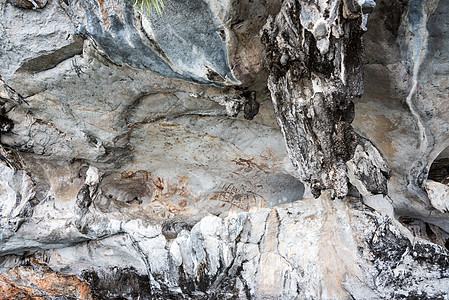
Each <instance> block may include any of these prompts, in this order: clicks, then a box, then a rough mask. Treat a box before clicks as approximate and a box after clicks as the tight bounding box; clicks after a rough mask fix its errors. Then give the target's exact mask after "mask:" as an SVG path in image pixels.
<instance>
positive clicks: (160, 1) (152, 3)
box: [134, 0, 165, 17]
mask: <svg viewBox="0 0 449 300" xmlns="http://www.w3.org/2000/svg"><path fill="white" fill-rule="evenodd" d="M136 6H137V7H139V8H140V10H141V11H142V12H143V11H145V10H146V11H147V14H148V16H150V15H151V12H152V10H153V8H154V10H156V13H157V14H158V15H159V16H160V17H162V13H163V11H164V8H165V5H164V0H135V2H134V7H136Z"/></svg>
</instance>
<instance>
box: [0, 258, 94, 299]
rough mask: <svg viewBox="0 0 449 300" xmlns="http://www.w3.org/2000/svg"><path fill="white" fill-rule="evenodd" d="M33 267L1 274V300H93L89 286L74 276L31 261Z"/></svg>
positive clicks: (20, 268) (19, 268)
mask: <svg viewBox="0 0 449 300" xmlns="http://www.w3.org/2000/svg"><path fill="white" fill-rule="evenodd" d="M30 261H31V263H32V266H31V267H28V266H27V267H16V268H14V269H11V270H9V271H8V272H5V273H3V274H0V299H31V300H41V299H42V300H44V299H48V298H49V297H60V296H65V297H70V298H74V299H79V300H93V298H92V293H91V290H90V287H89V285H88V284H87V283H86V282H84V281H82V280H80V279H78V278H77V277H76V276H74V275H64V274H61V273H57V272H53V271H52V270H51V269H50V268H48V267H46V266H45V265H41V264H39V263H37V261H36V260H35V259H33V258H32V259H30Z"/></svg>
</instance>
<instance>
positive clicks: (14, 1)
mask: <svg viewBox="0 0 449 300" xmlns="http://www.w3.org/2000/svg"><path fill="white" fill-rule="evenodd" d="M8 2H9V3H11V5H13V6H15V7H19V8H23V9H33V10H35V9H42V8H44V7H45V5H47V0H8Z"/></svg>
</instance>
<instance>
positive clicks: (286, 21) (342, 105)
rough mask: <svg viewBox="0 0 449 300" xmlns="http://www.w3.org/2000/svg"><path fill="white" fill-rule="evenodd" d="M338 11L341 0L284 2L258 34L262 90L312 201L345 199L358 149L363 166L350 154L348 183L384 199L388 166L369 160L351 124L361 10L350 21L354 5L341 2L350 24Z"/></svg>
mask: <svg viewBox="0 0 449 300" xmlns="http://www.w3.org/2000/svg"><path fill="white" fill-rule="evenodd" d="M347 2H348V3H352V1H347ZM345 3H346V2H345ZM365 4H366V5H368V2H365ZM374 5H375V4H374V3H372V6H374ZM341 8H342V7H341V5H340V1H329V2H328V3H327V4H322V5H320V6H317V5H316V4H314V3H309V2H308V1H284V3H283V6H282V9H281V12H280V13H279V14H278V15H277V16H276V18H275V19H270V20H269V21H268V23H267V25H266V26H265V27H264V29H263V33H262V42H263V43H264V44H265V47H266V52H267V54H266V57H267V63H268V68H269V70H270V77H269V79H268V87H269V89H270V91H271V95H272V99H273V104H274V107H275V110H276V115H277V119H278V122H279V125H280V127H281V129H282V131H283V133H284V136H285V139H286V143H287V147H288V150H289V153H290V156H291V157H292V160H293V163H294V164H295V166H296V167H297V169H298V171H299V173H300V175H301V179H303V180H304V181H307V182H310V183H311V188H312V193H313V194H314V196H316V197H317V196H319V195H320V193H321V191H322V190H325V189H332V190H334V191H335V195H336V196H337V197H340V198H342V197H344V196H345V195H347V194H348V192H349V188H348V175H347V173H348V172H347V168H348V167H347V166H346V162H348V161H349V160H351V158H353V157H354V153H355V152H356V147H359V148H360V149H358V150H357V151H358V152H360V151H363V152H364V153H365V154H364V156H365V157H364V158H363V160H364V161H366V162H365V163H363V164H361V163H360V159H361V158H360V157H359V155H358V154H357V155H356V156H357V157H356V158H355V159H356V160H357V161H356V162H355V164H356V165H357V166H355V167H356V168H357V169H358V171H357V172H353V173H354V175H355V176H354V178H357V179H358V181H360V183H361V185H362V186H363V187H364V189H365V190H367V191H368V192H371V193H373V194H380V193H383V194H387V178H388V167H387V166H386V165H385V163H384V162H383V161H382V158H381V157H380V155H377V156H378V158H376V159H375V158H374V157H373V155H372V153H373V152H375V151H377V150H375V149H371V148H373V146H372V145H371V144H370V143H369V142H368V141H361V140H360V137H359V136H358V135H357V134H356V133H355V132H354V130H353V129H352V127H351V125H350V123H351V122H352V120H353V118H354V105H353V102H352V99H353V98H354V97H360V96H361V95H362V94H363V78H362V59H361V56H362V51H363V48H362V41H361V35H362V33H363V25H362V23H363V20H362V14H361V13H360V12H362V11H363V10H362V9H360V10H359V13H358V14H357V15H354V13H355V10H354V6H353V5H352V4H351V6H348V5H347V4H345V5H344V10H346V9H348V10H349V11H350V12H351V13H350V17H351V19H349V16H347V17H346V18H345V17H344V16H343V15H344V13H343V12H342V11H341ZM373 174H376V175H375V176H373Z"/></svg>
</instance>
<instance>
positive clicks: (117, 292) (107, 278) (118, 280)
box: [81, 267, 152, 300]
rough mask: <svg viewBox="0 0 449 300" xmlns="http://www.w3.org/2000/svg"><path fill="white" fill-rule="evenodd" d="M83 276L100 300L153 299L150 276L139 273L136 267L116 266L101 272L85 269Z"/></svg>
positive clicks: (96, 297) (93, 293) (95, 296)
mask: <svg viewBox="0 0 449 300" xmlns="http://www.w3.org/2000/svg"><path fill="white" fill-rule="evenodd" d="M81 277H82V278H83V279H84V280H85V281H86V282H87V283H88V284H89V286H90V288H91V290H92V295H93V296H94V298H95V299H98V300H111V299H114V300H119V299H141V300H150V299H152V297H151V286H150V280H149V278H148V276H146V275H141V274H138V273H137V270H135V269H134V268H124V269H119V268H117V267H114V268H110V269H107V270H102V271H101V272H100V271H94V270H85V271H84V272H83V273H82V275H81Z"/></svg>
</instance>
